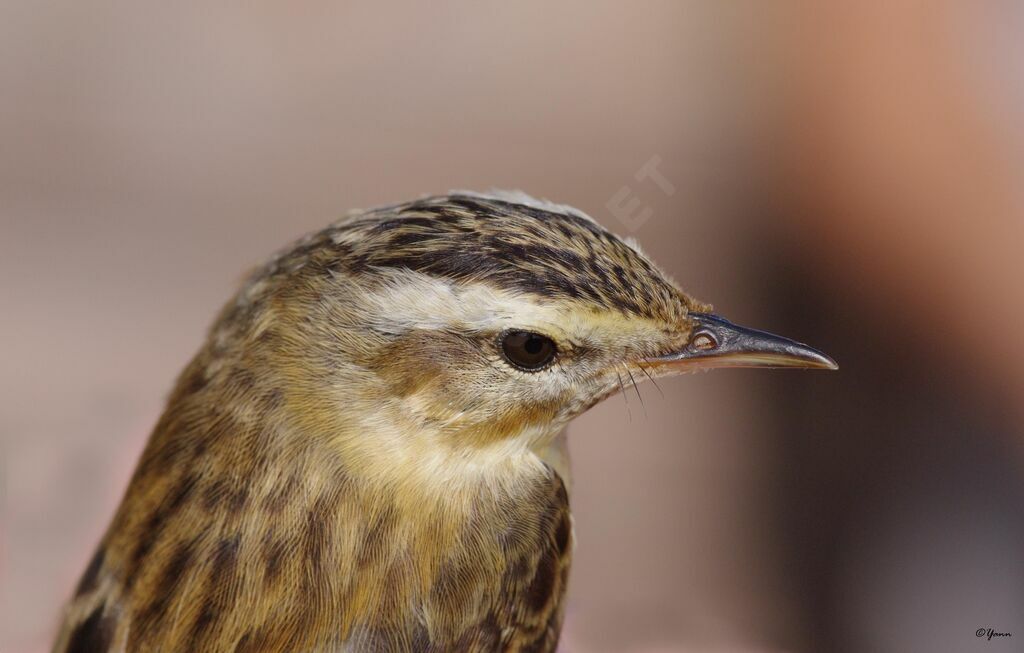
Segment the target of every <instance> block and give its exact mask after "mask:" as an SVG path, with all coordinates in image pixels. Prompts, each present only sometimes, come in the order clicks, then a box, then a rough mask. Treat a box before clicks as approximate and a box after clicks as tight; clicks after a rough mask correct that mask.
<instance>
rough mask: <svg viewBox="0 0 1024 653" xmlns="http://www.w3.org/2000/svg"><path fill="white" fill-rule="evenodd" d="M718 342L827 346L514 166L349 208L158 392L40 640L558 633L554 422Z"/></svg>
mask: <svg viewBox="0 0 1024 653" xmlns="http://www.w3.org/2000/svg"><path fill="white" fill-rule="evenodd" d="M713 367H802V368H822V369H835V368H836V364H835V362H834V361H833V360H832V359H831V358H829V357H828V356H826V355H825V354H823V353H821V352H820V351H817V350H815V349H812V348H811V347H808V346H806V345H803V344H800V343H798V342H796V341H793V340H789V339H786V338H782V337H780V336H775V335H772V334H769V333H765V332H763V331H757V330H754V329H748V328H745V327H740V326H738V325H735V324H733V323H731V322H729V321H727V320H725V319H724V318H722V317H719V316H717V315H716V314H714V313H712V312H711V306H710V305H708V304H705V303H702V302H700V301H698V300H696V299H694V298H692V297H691V296H689V295H687V294H686V293H684V292H683V291H682V290H681V289H680V288H679V286H677V285H676V283H675V282H674V281H672V280H671V278H670V277H669V276H668V275H667V274H665V273H664V272H662V271H661V270H660V269H659V268H658V267H657V266H656V265H655V264H654V263H653V262H652V261H651V260H650V259H649V258H648V257H647V256H646V255H645V254H643V252H642V251H641V250H640V248H639V246H638V245H637V244H636V243H635V242H634V241H632V240H629V239H621V238H619V237H617V236H615V235H614V234H612V233H611V232H610V231H608V230H607V229H605V228H603V227H602V226H600V225H599V224H598V223H597V222H596V221H594V220H593V219H592V218H590V217H589V216H587V215H586V214H585V213H583V212H582V211H579V210H577V209H574V208H571V207H569V206H565V205H560V204H555V203H552V202H548V201H546V200H537V199H534V198H532V197H530V196H528V195H526V194H524V193H522V192H519V191H513V192H508V191H494V192H488V193H474V192H450V193H448V194H444V195H436V196H429V197H423V198H420V199H416V200H413V201H408V202H404V203H401V204H395V205H390V206H385V207H380V208H374V209H369V210H362V211H353V212H350V213H348V214H346V215H345V216H344V217H343V218H341V219H340V220H338V221H336V222H335V223H333V224H331V225H330V226H328V227H326V228H324V229H322V230H320V231H317V232H315V233H313V234H311V235H308V236H306V237H304V238H301V239H300V240H298V241H296V242H295V243H293V244H292V245H291V246H289V247H287V248H285V249H283V250H281V251H280V252H278V253H277V254H276V255H274V256H273V257H272V258H270V259H269V260H268V261H267V262H265V263H264V264H262V265H261V266H259V267H258V268H256V269H255V270H254V271H253V272H252V273H251V274H250V275H249V276H248V277H247V278H246V280H245V281H244V282H243V284H242V285H241V288H240V290H239V291H238V292H237V294H236V295H235V296H234V297H233V298H232V299H230V300H229V301H228V303H227V304H226V305H225V306H224V308H223V309H222V310H221V312H220V314H219V315H218V317H217V318H216V320H215V321H214V323H213V325H212V326H211V327H210V329H209V332H208V336H207V339H206V341H205V342H204V343H203V344H202V346H201V347H200V349H199V351H198V353H197V354H196V355H195V357H194V358H193V359H192V360H191V362H190V363H188V365H187V366H186V367H185V369H184V371H183V372H182V373H181V374H180V376H179V377H178V379H177V381H176V384H175V385H174V387H173V390H172V391H171V394H170V396H169V399H168V401H167V404H166V408H165V410H164V412H163V413H162V415H161V416H160V418H159V419H158V421H157V423H156V425H155V427H154V429H153V431H152V433H151V435H150V438H149V440H148V442H147V444H146V447H145V449H144V451H143V453H142V455H141V458H140V459H139V462H138V464H137V467H136V469H135V471H134V473H133V475H132V477H131V480H130V481H129V484H128V487H127V490H126V492H125V494H124V496H123V499H122V501H121V503H120V506H119V507H118V508H117V510H116V512H115V514H114V516H113V518H112V520H111V522H110V524H109V527H108V529H107V531H106V532H105V534H104V535H103V537H102V539H101V541H100V543H99V546H98V547H97V549H96V551H95V555H94V556H93V557H92V559H91V561H90V562H89V563H88V565H87V568H86V569H85V572H84V573H83V575H82V577H81V580H80V581H79V583H78V585H77V588H76V589H75V590H74V594H73V596H72V597H71V598H70V600H69V601H68V602H67V604H66V606H65V609H64V612H63V621H62V624H61V627H60V630H59V633H58V635H57V637H56V642H55V644H54V648H53V650H54V651H55V652H57V653H83V652H86V651H89V652H95V651H190V652H191V651H234V652H237V653H245V652H255V651H288V652H293V651H294V652H317V651H338V652H342V651H344V652H364V651H366V652H370V651H373V652H378V651H379V652H396V653H397V652H417V653H428V652H429V653H439V652H447V651H457V652H481V653H483V652H492V651H508V652H527V651H530V652H549V651H554V650H555V649H556V647H557V645H558V640H559V634H560V631H561V626H562V620H563V614H564V607H565V593H566V587H567V583H568V579H569V568H570V562H571V558H572V552H573V549H574V547H575V540H574V534H573V523H572V517H571V513H570V509H569V473H568V463H567V461H568V453H567V449H566V445H565V434H564V432H565V428H566V425H567V424H568V423H569V422H570V420H572V419H573V418H574V417H576V416H578V415H580V414H581V413H583V412H584V411H586V410H587V409H588V408H590V407H592V406H594V405H595V404H596V403H598V402H600V401H601V400H603V399H605V398H607V397H608V396H610V395H612V394H614V393H616V392H619V391H623V388H624V385H623V383H624V381H623V379H632V380H633V381H632V382H633V383H635V382H636V381H635V379H636V378H637V377H639V378H640V379H648V378H649V379H651V380H653V379H655V378H657V377H661V376H666V375H671V374H678V373H681V372H687V371H693V370H697V369H708V368H713Z"/></svg>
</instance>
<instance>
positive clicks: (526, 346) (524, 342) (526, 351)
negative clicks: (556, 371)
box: [501, 331, 558, 372]
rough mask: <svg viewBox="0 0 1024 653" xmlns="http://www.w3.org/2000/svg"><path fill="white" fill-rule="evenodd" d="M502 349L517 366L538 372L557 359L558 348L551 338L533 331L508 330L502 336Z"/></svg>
mask: <svg viewBox="0 0 1024 653" xmlns="http://www.w3.org/2000/svg"><path fill="white" fill-rule="evenodd" d="M501 351H502V353H503V354H505V359H506V360H508V362H509V363H512V365H514V366H515V367H518V368H520V369H522V370H526V371H528V372H536V371H538V370H541V369H543V368H545V367H547V366H548V365H549V364H550V363H551V361H553V360H554V359H555V353H557V351H558V349H557V348H556V347H555V343H554V341H553V340H551V338H548V337H547V336H542V335H540V334H539V333H533V332H531V331H506V332H505V333H504V334H503V335H502V336H501Z"/></svg>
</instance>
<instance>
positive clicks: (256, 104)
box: [0, 0, 1024, 653]
mask: <svg viewBox="0 0 1024 653" xmlns="http://www.w3.org/2000/svg"><path fill="white" fill-rule="evenodd" d="M1022 34H1024V5H1022V4H1020V3H1015V2H1011V1H1009V0H1006V1H993V2H968V1H964V2H944V1H941V0H939V1H934V2H928V3H923V2H900V1H897V2H884V3H882V2H878V3H873V2H867V3H852V2H836V3H821V2H819V3H797V2H788V3H765V2H755V1H753V0H751V1H749V2H739V1H738V2H724V3H723V2H710V1H709V2H644V3H625V2H621V3H613V2H582V1H577V2H568V3H557V4H552V5H548V4H542V3H528V4H521V5H518V6H515V7H508V6H497V5H479V4H470V3H435V4H431V5H429V6H428V5H427V3H421V4H413V3H408V4H405V3H402V4H395V5H391V6H387V7H385V6H382V5H377V4H372V3H359V4H353V3H326V2H308V3H268V2H256V3H247V4H244V5H242V4H239V5H236V6H219V5H215V4H213V3H152V4H150V3H134V2H132V3H129V2H102V1H95V2H73V1H71V0H56V1H31V2H29V1H22V0H14V1H9V2H5V3H3V5H2V6H0V84H2V87H0V88H2V93H0V134H2V145H0V219H2V232H0V279H2V282H0V289H2V295H0V302H2V303H0V306H2V315H3V318H2V320H0V335H2V342H3V343H4V344H3V357H2V358H3V363H2V365H0V368H2V372H0V393H2V394H0V396H2V404H0V406H2V413H0V438H2V439H0V457H2V468H0V470H2V474H3V486H2V494H0V517H2V521H0V650H2V651H4V652H5V653H27V652H34V651H43V650H46V649H47V647H48V645H49V639H50V637H51V634H52V631H53V629H54V627H55V625H56V623H57V615H58V612H59V609H60V605H61V602H62V601H63V599H64V598H65V597H66V596H67V595H68V593H69V592H70V588H71V587H72V585H73V583H74V581H75V579H76V577H77V575H78V574H79V572H80V571H81V569H82V568H83V567H84V564H85V562H86V559H87V557H88V555H89V553H90V550H91V548H92V547H93V545H94V544H95V542H96V541H97V540H98V538H99V536H100V534H101V532H102V530H103V529H104V527H105V526H106V522H107V520H108V519H109V517H110V515H111V514H112V511H113V509H114V507H115V505H116V503H117V501H118V499H119V497H120V493H121V491H122V490H123V487H124V486H125V484H126V482H127V478H128V475H129V473H130V471H131V468H132V466H133V464H134V461H135V458H136V457H137V456H138V454H139V452H140V450H141V448H142V445H143V442H144V440H145V438H146V437H147V435H148V430H149V429H150V428H151V426H152V424H153V423H154V421H155V419H156V417H157V415H158V413H159V411H160V410H161V404H162V401H163V398H164V396H165V395H166V393H167V391H168V390H169V388H170V384H171V382H172V380H173V378H174V376H175V375H176V374H177V372H178V371H179V370H180V368H181V367H183V365H184V364H185V363H186V361H187V360H188V358H189V357H190V356H191V355H192V353H193V352H194V351H195V350H196V349H197V347H198V346H199V343H200V342H201V341H202V339H203V335H204V329H205V327H206V325H207V324H208V322H209V321H210V320H211V319H212V316H213V315H214V312H215V311H216V310H217V309H218V307H219V305H220V304H221V302H223V301H225V300H226V299H227V297H228V296H229V295H230V293H231V292H232V290H233V288H234V286H235V284H236V283H237V282H238V281H239V280H240V278H241V274H242V272H243V271H244V270H245V269H246V268H247V267H249V266H251V265H253V264H255V263H256V262H258V261H260V260H261V258H263V257H265V256H267V255H268V254H269V253H270V252H272V251H274V250H275V249H276V248H278V247H280V246H282V245H283V244H285V243H286V242H288V241H290V240H291V239H293V238H295V237H296V236H298V235H300V234H302V233H304V232H307V231H309V230H313V229H316V228H318V227H320V226H323V225H325V224H326V223H328V222H329V221H331V220H333V219H335V218H337V217H338V216H339V215H340V214H341V213H342V212H343V211H344V210H346V209H349V208H353V207H366V206H372V205H376V204H381V203H387V202H393V201H398V200H403V199H408V198H412V197H416V196H419V195H422V194H427V193H434V192H442V191H445V190H448V189H451V188H473V189H480V190H485V189H488V188H491V187H501V188H520V189H523V190H525V191H527V192H530V193H532V194H535V195H538V196H542V197H547V198H550V199H552V200H556V201H559V202H565V203H569V204H573V205H575V206H577V207H579V208H581V209H583V210H585V211H587V212H589V213H590V214H591V215H593V216H594V217H595V218H597V219H598V220H599V221H601V222H602V223H604V224H605V225H607V226H608V227H610V228H612V229H613V230H615V231H617V232H618V233H620V234H622V235H630V236H634V237H636V238H637V239H638V240H639V241H640V242H641V244H642V245H643V246H644V247H645V249H646V250H647V251H648V253H649V254H651V255H652V256H653V257H654V258H655V259H656V260H658V261H659V262H660V263H662V264H663V266H664V267H665V268H667V269H668V270H669V271H670V272H671V273H672V274H673V275H674V276H675V277H676V278H677V279H678V280H679V281H680V283H681V284H682V285H683V286H684V287H685V288H687V289H688V290H690V291H691V292H693V293H694V294H695V295H697V296H698V297H700V298H701V299H705V300H707V301H711V302H713V303H714V304H715V305H716V308H717V309H718V311H719V312H721V313H723V314H725V315H727V316H729V317H731V318H733V319H735V320H736V321H738V322H743V323H748V324H751V325H757V326H761V327H763V328H766V329H771V330H774V331H777V332H781V333H785V334H787V335H790V336H793V337H795V338H797V339H800V340H804V341H807V342H810V343H811V344H813V345H816V346H819V347H821V348H822V349H824V350H826V351H828V352H829V353H830V354H832V355H833V356H835V358H836V359H837V360H839V362H840V365H841V370H840V371H839V372H838V373H832V374H825V373H801V372H766V371H723V372H716V373H713V374H706V375H705V374H701V375H697V376H690V377H684V378H679V379H674V380H668V381H665V382H661V383H660V385H661V388H662V390H663V392H664V398H663V397H662V396H661V395H660V394H659V393H658V391H657V390H656V389H655V388H654V387H653V386H650V385H647V386H643V387H642V388H641V390H642V392H643V395H644V403H643V405H641V403H640V402H639V401H638V400H637V398H636V396H635V395H631V396H629V397H627V398H626V399H625V400H624V399H623V398H622V397H620V396H616V397H613V398H612V399H610V400H608V401H606V402H605V403H604V404H602V405H600V406H598V407H597V408H595V409H594V410H593V411H591V412H590V413H588V414H587V415H585V416H584V417H583V418H581V419H579V420H578V421H577V422H575V423H574V425H573V427H572V428H571V430H570V437H571V444H572V447H573V452H574V470H575V479H574V481H575V489H574V493H573V504H574V510H575V515H576V530H577V537H578V540H579V545H578V548H577V558H576V563H575V566H574V570H573V577H572V583H571V602H570V606H569V610H568V621H567V626H566V631H565V636H564V638H563V640H564V642H563V646H562V650H564V651H566V652H568V653H579V652H589V651H595V652H605V651H648V652H653V651H779V652H781V651H787V652H810V651H841V652H845V651H850V652H860V651H879V652H888V651H893V652H897V651H898V652H905V651H928V652H942V651H971V650H985V651H996V650H1005V651H1009V650H1024V649H1022V642H1024V301H1022V300H1024V291H1022V289H1021V284H1022V282H1024V263H1022V254H1021V252H1020V250H1021V249H1022V246H1024V183H1022V182H1024V178H1022V173H1021V170H1022V169H1024V168H1022V163H1024V127H1022V125H1024V39H1022V38H1021V35H1022ZM644 170H647V171H650V170H656V171H657V175H652V174H650V173H649V172H648V173H647V174H645V173H644V172H643V171H644ZM989 627H991V628H994V629H995V630H997V631H1002V632H1010V633H1012V634H1013V637H1012V638H1003V639H1000V640H995V639H993V640H992V641H986V640H985V639H984V638H981V639H979V638H977V637H976V636H975V633H976V630H977V629H979V628H989Z"/></svg>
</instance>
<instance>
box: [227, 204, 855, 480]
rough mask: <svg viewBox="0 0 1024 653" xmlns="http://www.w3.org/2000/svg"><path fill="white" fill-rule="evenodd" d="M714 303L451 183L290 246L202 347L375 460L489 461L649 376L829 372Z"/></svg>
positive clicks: (308, 424)
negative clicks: (750, 369) (211, 347)
mask: <svg viewBox="0 0 1024 653" xmlns="http://www.w3.org/2000/svg"><path fill="white" fill-rule="evenodd" d="M710 311H711V307H710V306H708V305H707V304H703V303H701V302H699V301H696V300H695V299H693V298H691V297H689V296H688V295H686V294H685V293H684V292H682V291H681V290H680V289H679V288H678V287H677V286H676V285H675V284H674V283H673V282H672V281H671V280H670V279H669V278H668V277H667V276H666V275H665V274H664V273H662V272H661V271H660V270H659V269H658V268H657V267H656V266H655V265H654V264H653V263H652V262H651V261H650V260H649V259H648V258H647V257H646V256H645V255H644V254H643V253H641V251H640V250H639V249H638V247H637V246H636V245H635V244H632V243H630V242H628V241H624V240H621V239H619V238H618V237H616V236H615V235H613V234H612V233H610V232H609V231H607V230H605V229H604V228H602V227H601V226H600V225H598V224H597V223H596V222H594V221H593V220H592V219H590V218H589V217H587V216H586V215H584V214H582V213H581V212H579V211H577V210H575V209H572V208H569V207H565V206H559V205H554V204H549V203H545V202H538V201H536V200H533V199H531V198H528V197H526V196H523V195H519V194H498V195H489V196H484V195H477V194H471V193H453V194H451V195H447V196H440V197H431V198H426V199H421V200H418V201H414V202H410V203H407V204H401V205H397V206H390V207H384V208H380V209H375V210H370V211H366V212H360V213H356V214H353V215H351V216H349V217H347V218H345V219H343V220H342V221H340V222H338V223H336V224H334V225H332V226H331V227H329V228H327V229H325V230H323V231H321V232H319V233H317V234H313V235H312V236H310V237H307V238H306V239H304V240H302V241H300V242H298V243H297V244H296V245H294V246H293V247H292V248H291V249H289V250H288V251H286V252H284V253H282V254H281V255H280V256H278V257H277V258H275V259H273V260H272V261H271V262H270V263H268V264H267V265H266V266H264V267H263V268H262V269H261V270H259V271H257V272H256V273H255V274H254V276H253V277H252V278H251V280H250V281H249V283H248V284H247V286H246V287H245V288H243V290H242V292H241V293H240V294H239V296H238V298H237V299H236V301H235V302H234V303H233V304H232V305H230V306H229V307H228V309H227V311H226V312H225V314H224V316H223V317H222V319H221V321H220V323H219V325H218V326H215V330H214V336H215V337H214V338H213V339H212V340H213V342H215V343H216V342H218V341H220V342H223V343H236V345H237V347H236V353H237V356H236V359H237V360H238V361H241V362H242V363H243V364H244V365H245V366H247V367H248V368H250V369H252V370H254V372H258V375H259V376H260V377H262V378H271V379H278V381H277V382H276V385H277V387H278V388H279V389H278V390H277V392H278V395H279V398H280V399H281V400H282V401H283V405H284V408H285V411H284V412H285V413H286V414H287V415H289V416H290V418H291V419H292V420H293V421H295V422H297V423H299V424H300V426H301V429H302V430H303V431H304V432H308V433H318V434H321V436H322V437H326V438H329V439H332V440H333V441H336V442H337V443H338V445H339V446H340V447H342V448H346V449H347V454H348V455H349V456H362V457H364V458H376V459H378V460H379V461H380V464H381V465H389V464H395V462H396V460H397V459H399V458H402V457H406V456H409V457H414V458H417V459H419V460H420V461H422V460H423V459H424V458H432V459H435V460H437V461H438V462H439V464H445V463H446V462H447V461H450V460H452V459H455V460H468V461H476V460H478V459H479V458H480V457H485V458H488V459H492V460H496V459H501V458H502V457H504V456H507V455H511V453H512V452H516V451H521V450H525V449H529V448H531V447H536V446H538V445H541V444H543V443H544V442H546V441H549V440H550V439H551V438H552V437H553V436H554V435H555V434H557V433H558V432H559V431H560V430H561V429H562V428H563V427H564V426H565V425H566V423H567V422H568V421H569V420H571V419H572V418H573V417H575V416H577V415H579V414H580V413H582V412H583V411H585V410H586V409H588V408H589V407H591V406H593V405H594V404H596V403H597V402H599V401H601V400H602V399H604V398H605V397H607V396H609V395H610V394H612V393H614V392H616V391H618V390H620V389H622V388H623V386H624V384H628V383H631V382H639V381H642V380H645V379H650V378H654V377H657V376H664V375H670V374H677V373H680V372H686V371H692V370H697V369H706V368H713V367H729V366H732V367H737V366H755V367H811V368H835V363H834V362H833V361H832V360H831V359H830V358H828V357H827V356H825V355H824V354H822V353H820V352H818V351H816V350H814V349H811V348H810V347H807V346H805V345H802V344H799V343H797V342H794V341H792V340H788V339H786V338H781V337H778V336H774V335H771V334H767V333H764V332H760V331H755V330H751V329H746V328H742V327H739V326H736V325H733V324H731V323H730V322H728V321H726V320H724V319H722V318H720V317H718V316H715V315H714V314H712V313H711V312H710ZM218 334H220V335H218ZM282 394H283V397H281V396H280V395H282Z"/></svg>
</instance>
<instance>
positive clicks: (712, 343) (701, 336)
mask: <svg viewBox="0 0 1024 653" xmlns="http://www.w3.org/2000/svg"><path fill="white" fill-rule="evenodd" d="M717 346H718V342H717V341H716V340H715V338H714V337H713V336H712V335H711V334H709V333H698V334H697V335H695V336H694V337H693V338H691V339H690V348H691V349H695V350H697V351H706V350H708V349H714V348H715V347H717Z"/></svg>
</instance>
